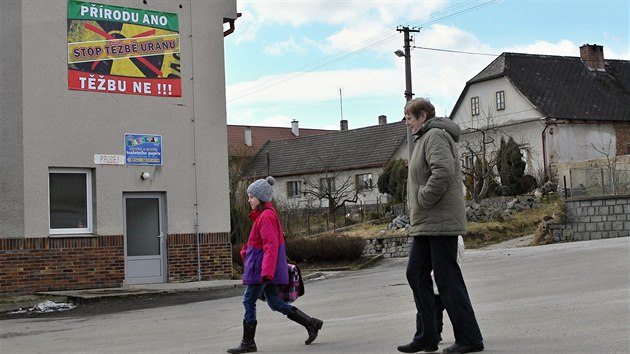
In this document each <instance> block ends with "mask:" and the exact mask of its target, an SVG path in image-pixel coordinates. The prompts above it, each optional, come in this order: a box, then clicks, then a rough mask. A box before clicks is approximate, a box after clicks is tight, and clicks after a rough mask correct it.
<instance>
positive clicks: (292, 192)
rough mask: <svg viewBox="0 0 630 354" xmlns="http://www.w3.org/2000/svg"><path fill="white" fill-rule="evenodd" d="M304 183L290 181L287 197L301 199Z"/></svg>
mask: <svg viewBox="0 0 630 354" xmlns="http://www.w3.org/2000/svg"><path fill="white" fill-rule="evenodd" d="M301 186H302V182H301V181H288V182H287V196H288V197H289V198H295V197H299V196H300V195H301V194H302V187H301Z"/></svg>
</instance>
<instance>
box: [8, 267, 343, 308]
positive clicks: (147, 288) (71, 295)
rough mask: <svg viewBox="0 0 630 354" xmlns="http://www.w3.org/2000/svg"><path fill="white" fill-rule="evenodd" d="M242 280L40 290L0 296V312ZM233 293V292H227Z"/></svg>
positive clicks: (221, 288) (220, 288) (214, 288)
mask: <svg viewBox="0 0 630 354" xmlns="http://www.w3.org/2000/svg"><path fill="white" fill-rule="evenodd" d="M334 273H338V272H313V273H310V274H305V275H304V276H303V278H304V281H305V282H308V281H312V280H319V279H325V278H327V277H330V276H331V275H333V274H334ZM242 288H243V284H242V281H241V280H240V279H237V280H206V281H192V282H181V283H156V284H139V285H125V286H123V287H120V288H103V289H82V290H61V291H44V292H38V293H36V294H33V295H23V296H13V297H10V296H9V297H0V313H4V312H10V311H15V310H18V309H30V308H33V307H35V306H37V305H38V304H40V303H42V302H44V301H52V302H55V303H68V302H72V301H73V300H74V301H77V302H90V301H99V300H104V299H113V298H124V297H133V296H146V295H169V294H175V293H183V292H206V293H207V292H212V293H216V294H217V295H218V296H220V297H228V296H235V294H241V293H242V291H241V290H240V289H242ZM230 290H233V291H230Z"/></svg>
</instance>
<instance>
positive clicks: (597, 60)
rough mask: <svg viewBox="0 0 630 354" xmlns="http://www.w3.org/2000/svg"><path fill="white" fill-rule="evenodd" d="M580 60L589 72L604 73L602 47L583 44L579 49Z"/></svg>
mask: <svg viewBox="0 0 630 354" xmlns="http://www.w3.org/2000/svg"><path fill="white" fill-rule="evenodd" d="M580 58H581V59H582V61H583V62H584V64H586V66H587V67H588V68H589V70H596V71H606V67H605V66H604V47H603V46H601V45H597V44H588V43H586V44H584V45H583V46H581V47H580Z"/></svg>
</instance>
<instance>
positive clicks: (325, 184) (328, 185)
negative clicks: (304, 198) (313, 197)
mask: <svg viewBox="0 0 630 354" xmlns="http://www.w3.org/2000/svg"><path fill="white" fill-rule="evenodd" d="M319 191H320V192H321V193H332V192H334V191H335V179H334V178H332V177H325V178H320V179H319Z"/></svg>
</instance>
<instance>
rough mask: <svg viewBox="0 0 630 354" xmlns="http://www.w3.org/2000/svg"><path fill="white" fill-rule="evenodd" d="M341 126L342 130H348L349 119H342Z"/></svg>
mask: <svg viewBox="0 0 630 354" xmlns="http://www.w3.org/2000/svg"><path fill="white" fill-rule="evenodd" d="M339 128H340V129H341V130H348V120H347V119H342V120H341V121H340V122H339Z"/></svg>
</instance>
